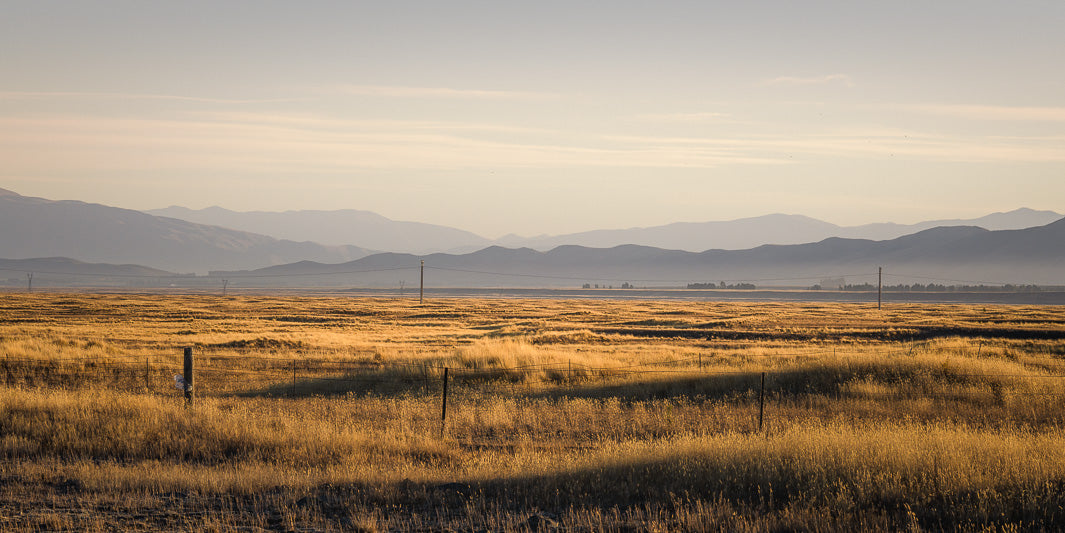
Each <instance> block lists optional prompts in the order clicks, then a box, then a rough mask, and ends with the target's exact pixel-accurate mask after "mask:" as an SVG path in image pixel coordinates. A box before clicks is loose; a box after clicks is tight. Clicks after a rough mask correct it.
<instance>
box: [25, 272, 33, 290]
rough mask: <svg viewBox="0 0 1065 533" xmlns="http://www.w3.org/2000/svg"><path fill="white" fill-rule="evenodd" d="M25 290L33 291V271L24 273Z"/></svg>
mask: <svg viewBox="0 0 1065 533" xmlns="http://www.w3.org/2000/svg"><path fill="white" fill-rule="evenodd" d="M26 290H27V291H29V292H33V272H27V273H26Z"/></svg>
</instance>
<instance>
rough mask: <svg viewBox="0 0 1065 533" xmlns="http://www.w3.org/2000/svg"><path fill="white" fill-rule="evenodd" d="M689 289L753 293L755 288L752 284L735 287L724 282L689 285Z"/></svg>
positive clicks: (741, 284)
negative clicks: (734, 290) (730, 290)
mask: <svg viewBox="0 0 1065 533" xmlns="http://www.w3.org/2000/svg"><path fill="white" fill-rule="evenodd" d="M688 288H689V289H737V290H745V291H753V290H754V289H756V288H757V287H755V286H754V284H753V283H737V284H735V285H726V284H725V282H724V281H722V282H721V283H716V284H715V283H689V284H688Z"/></svg>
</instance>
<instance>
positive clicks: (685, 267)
mask: <svg viewBox="0 0 1065 533" xmlns="http://www.w3.org/2000/svg"><path fill="white" fill-rule="evenodd" d="M422 259H424V260H425V264H426V268H427V269H428V271H427V273H426V277H427V279H428V281H427V283H428V284H429V285H431V286H451V287H485V286H488V287H491V286H496V287H504V286H505V287H559V286H568V287H573V286H576V285H581V284H583V283H589V284H595V285H602V286H619V285H621V284H622V283H630V284H632V285H636V286H668V285H673V286H677V285H680V286H684V285H685V284H686V283H689V282H714V283H717V282H720V281H728V282H729V283H735V282H744V281H746V282H753V283H755V284H757V285H762V286H765V285H770V286H774V285H775V286H781V285H793V286H804V285H805V286H811V285H815V284H818V283H820V282H821V281H822V280H833V282H835V281H834V280H838V279H840V278H842V279H845V280H848V281H847V282H848V283H861V282H872V283H875V282H876V273H877V268H878V267H881V266H882V267H884V270H885V273H886V275H887V279H886V280H885V283H887V284H898V283H907V284H909V283H915V282H916V283H922V284H928V283H930V282H936V283H940V284H973V285H975V284H981V283H988V284H994V283H1014V284H1028V283H1036V284H1051V285H1054V284H1063V283H1065V270H1063V268H1062V266H1063V265H1065V219H1062V220H1058V221H1057V222H1053V223H1051V224H1048V225H1045V226H1039V227H1034V228H1028V229H1022V230H998V231H989V230H986V229H983V228H977V227H973V226H957V227H938V228H933V229H928V230H924V231H921V232H918V233H915V234H913V235H907V236H903V237H899V238H896V239H891V240H884V241H873V240H867V239H844V238H839V237H833V238H829V239H825V240H822V241H820V242H816V243H808V244H798V245H764V246H759V247H756V248H752V249H748V250H708V251H705V252H701V253H696V252H687V251H681V250H663V249H660V248H651V247H646V246H637V245H623V246H617V247H613V248H606V249H602V248H587V247H583V246H573V245H567V246H559V247H557V248H554V249H552V250H550V251H548V252H540V251H537V250H533V249H530V248H518V249H510V248H503V247H498V246H493V247H489V248H485V249H483V250H480V251H477V252H473V253H469V254H432V255H429V256H424V257H419V256H414V255H409V254H395V253H385V254H375V255H372V256H368V257H365V258H362V259H358V260H355V261H351V262H348V263H344V264H332V265H327V264H320V263H314V262H309V261H304V262H300V263H296V264H291V265H279V266H274V267H269V268H264V269H259V270H255V271H252V272H215V273H214V274H215V275H217V276H228V277H231V278H233V279H234V280H237V282H239V279H240V277H241V276H256V277H255V278H254V279H255V280H256V282H265V281H266V280H270V281H269V282H270V283H276V284H282V285H293V284H299V285H308V284H351V285H354V286H388V287H395V286H398V283H399V281H402V280H405V281H406V282H407V285H408V286H413V285H414V284H415V283H416V280H417V279H418V275H419V273H418V272H417V270H418V266H419V261H420V260H422ZM263 276H277V277H276V278H265V277H263Z"/></svg>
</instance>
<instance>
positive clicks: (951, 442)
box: [0, 293, 1065, 531]
mask: <svg viewBox="0 0 1065 533" xmlns="http://www.w3.org/2000/svg"><path fill="white" fill-rule="evenodd" d="M1062 332H1065V315H1063V314H1062V313H1061V312H1060V310H1058V309H1056V308H1045V307H1037V306H1015V307H1011V306H987V307H983V306H955V305H931V306H919V305H899V306H887V307H886V308H885V310H883V311H881V312H878V311H877V310H876V309H875V307H872V306H868V305H862V304H770V303H758V304H746V303H712V302H612V301H579V302H568V301H551V300H462V299H456V300H439V301H432V302H430V303H428V304H426V305H424V306H418V305H417V304H416V302H412V301H411V300H399V299H354V298H301V297H271V296H238V297H231V298H226V299H223V298H218V297H213V296H153V295H122V296H108V295H63V294H30V295H27V294H18V293H10V294H5V295H4V299H3V301H2V302H0V382H2V383H3V385H0V393H2V394H0V456H2V457H3V460H2V461H0V479H4V480H6V481H5V482H4V483H6V484H0V504H2V505H4V506H7V508H9V509H10V508H12V506H14V505H16V504H15V503H14V502H18V501H22V500H23V499H24V498H25V496H24V495H25V494H35V495H36V496H33V498H39V499H40V500H41V501H48V502H52V503H49V504H48V505H46V506H44V507H41V506H38V507H39V508H42V509H48V508H55V509H63V508H69V509H75V508H84V507H86V506H96V507H102V506H107V507H109V508H114V509H125V511H115V512H116V513H119V512H121V513H127V515H128V516H127V515H122V514H119V515H114V514H112V515H109V517H106V518H99V519H94V518H88V517H86V516H83V515H79V514H77V513H73V512H59V511H56V512H52V513H47V512H43V511H41V512H37V511H35V512H34V513H24V514H23V515H20V516H23V517H24V518H23V519H21V521H18V520H15V519H11V518H5V517H0V528H3V529H5V530H7V529H11V530H19V529H23V530H35V529H42V528H43V529H48V528H59V529H84V530H92V529H99V530H106V529H108V525H109V522H108V521H113V520H119V521H122V520H126V521H125V523H126V525H127V526H128V527H126V529H144V530H148V529H158V528H161V527H177V528H179V529H199V528H201V527H208V526H209V527H210V528H214V529H217V530H223V531H225V530H237V529H240V528H243V527H262V528H282V527H289V526H291V527H296V526H297V525H300V524H304V525H306V524H312V525H313V524H316V525H315V526H313V527H316V528H318V529H323V530H329V529H331V528H332V529H338V530H344V529H348V530H350V529H353V528H354V527H355V526H356V525H357V526H359V527H363V528H367V529H370V530H373V529H399V530H406V529H418V528H422V529H426V530H435V529H443V528H444V527H454V528H457V529H490V530H522V529H530V526H529V525H528V524H527V523H526V518H527V517H528V515H529V513H531V512H536V511H541V510H542V511H549V513H550V516H553V517H554V519H556V520H558V521H560V522H562V523H563V524H564V525H565V526H567V527H573V528H580V527H584V528H588V529H611V528H614V529H624V528H627V527H635V528H646V529H652V528H655V527H657V528H659V529H661V530H678V529H679V530H685V529H703V530H717V529H732V530H767V529H803V528H810V529H880V530H897V529H900V528H914V527H922V528H931V529H944V528H946V529H954V528H962V529H974V530H978V529H984V528H988V527H990V528H1005V529H1008V528H1011V527H1019V528H1037V529H1038V528H1043V529H1058V528H1059V527H1062V526H1063V525H1065V517H1063V516H1062V515H1061V513H1060V512H1059V509H1061V508H1062V507H1061V506H1062V505H1065V501H1063V497H1062V496H1061V494H1062V493H1063V491H1062V490H1061V488H1062V487H1065V461H1063V459H1065V457H1062V454H1063V453H1065V451H1061V450H1065V430H1063V425H1062V420H1063V416H1062V413H1063V412H1065V367H1063V366H1062V363H1063V362H1065V340H1063V338H1065V335H1063V334H1062ZM185 346H190V347H192V348H193V350H194V353H195V355H196V361H197V381H196V383H197V385H196V394H197V397H196V400H195V403H194V405H193V406H192V407H186V406H185V405H184V404H183V401H182V398H181V393H180V391H178V390H176V389H175V388H174V386H173V379H172V377H173V374H175V373H180V372H181V352H182V349H183V348H184V347H185ZM445 367H446V368H448V370H449V378H450V382H449V385H450V387H449V398H448V411H447V420H446V421H442V420H441V418H440V416H441V402H442V398H441V392H442V381H443V369H444V368H445ZM763 373H765V377H766V380H765V389H764V391H763V390H762V389H761V384H762V374H763ZM760 397H761V398H763V399H764V404H763V405H762V406H761V407H762V411H761V412H762V414H763V415H764V419H763V420H762V422H763V424H762V429H761V430H759V412H760V409H759V408H760V402H759V399H760ZM175 494H180V495H183V496H182V498H181V499H178V500H176V501H182V502H185V503H181V504H179V505H188V506H191V507H189V510H191V511H193V512H194V513H199V514H196V515H195V516H199V517H201V519H199V521H197V522H195V523H188V522H182V521H181V519H178V518H174V517H172V516H170V515H167V514H165V513H164V514H160V512H159V511H158V510H155V511H153V510H152V509H158V508H159V506H160V505H163V504H162V503H161V502H163V501H168V502H169V501H172V500H171V499H173V498H175V497H174V496H173V495H175ZM299 502H303V503H299ZM167 505H173V504H167ZM196 509H200V510H196ZM203 509H210V511H203ZM12 516H14V515H12ZM123 517H125V518H123ZM136 517H143V518H136ZM341 519H343V521H342V522H337V520H341ZM137 520H141V521H140V522H137ZM137 524H140V525H137ZM286 524H287V526H286Z"/></svg>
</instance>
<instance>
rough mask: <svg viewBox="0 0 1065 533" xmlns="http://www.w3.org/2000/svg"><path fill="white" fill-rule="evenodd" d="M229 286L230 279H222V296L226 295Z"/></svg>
mask: <svg viewBox="0 0 1065 533" xmlns="http://www.w3.org/2000/svg"><path fill="white" fill-rule="evenodd" d="M228 286H229V280H228V279H224V280H222V298H225V297H226V287H228Z"/></svg>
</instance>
